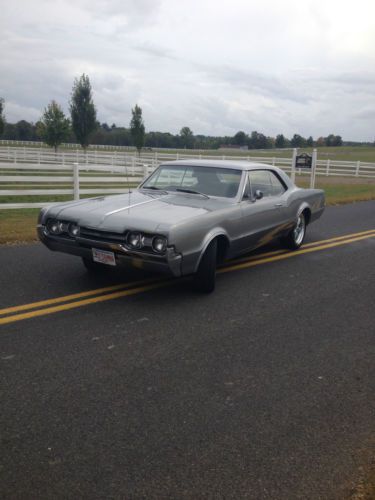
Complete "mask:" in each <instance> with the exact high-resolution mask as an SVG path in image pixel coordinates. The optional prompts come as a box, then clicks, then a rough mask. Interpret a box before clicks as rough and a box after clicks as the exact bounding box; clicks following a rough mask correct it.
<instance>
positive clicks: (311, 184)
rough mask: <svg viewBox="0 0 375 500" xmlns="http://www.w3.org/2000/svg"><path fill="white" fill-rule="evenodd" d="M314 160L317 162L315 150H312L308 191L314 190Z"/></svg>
mask: <svg viewBox="0 0 375 500" xmlns="http://www.w3.org/2000/svg"><path fill="white" fill-rule="evenodd" d="M316 160H317V150H316V149H313V154H312V165H311V177H310V189H314V187H315V175H316Z"/></svg>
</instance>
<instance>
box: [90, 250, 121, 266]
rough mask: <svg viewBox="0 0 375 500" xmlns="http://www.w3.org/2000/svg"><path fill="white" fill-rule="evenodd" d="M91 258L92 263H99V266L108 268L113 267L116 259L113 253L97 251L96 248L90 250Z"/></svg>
mask: <svg viewBox="0 0 375 500" xmlns="http://www.w3.org/2000/svg"><path fill="white" fill-rule="evenodd" d="M92 258H93V261H94V262H100V263H101V264H107V265H108V266H115V265H116V259H115V254H114V253H113V252H109V251H108V250H98V249H97V248H93V249H92Z"/></svg>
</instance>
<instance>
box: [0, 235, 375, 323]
mask: <svg viewBox="0 0 375 500" xmlns="http://www.w3.org/2000/svg"><path fill="white" fill-rule="evenodd" d="M352 236H353V237H352ZM372 237H375V230H371V231H363V232H361V233H353V234H349V235H346V236H339V237H337V238H330V239H328V240H321V242H315V243H310V244H308V245H305V246H304V247H303V248H302V249H300V250H296V251H293V252H284V251H275V252H268V253H265V254H261V255H257V256H252V257H250V258H248V259H247V260H246V261H245V262H242V260H241V261H234V264H229V265H227V266H226V267H223V268H220V269H218V271H217V272H218V274H222V273H226V272H230V271H236V270H239V269H246V268H249V267H253V266H257V265H261V264H266V263H269V262H275V261H278V260H283V259H287V258H290V257H294V256H298V255H302V254H306V253H311V252H316V251H319V250H325V249H329V248H333V247H337V246H341V245H346V244H349V243H353V242H356V241H361V240H364V239H367V238H372ZM318 243H321V244H320V245H318ZM174 282H175V280H173V279H168V280H163V281H157V280H156V279H154V280H142V281H136V282H130V283H128V284H120V285H113V286H111V287H104V288H98V289H95V290H90V291H88V292H81V293H77V294H72V295H66V296H64V297H57V298H55V299H49V300H45V301H39V302H35V303H31V304H24V305H21V306H14V307H11V308H7V309H2V310H0V314H6V312H7V313H11V312H17V311H20V310H26V309H36V308H37V307H41V306H45V305H50V304H54V303H55V304H56V303H59V302H67V301H68V300H72V299H76V298H80V297H91V298H86V299H84V300H79V301H75V302H69V303H68V304H61V305H57V306H53V307H46V308H43V309H39V310H37V311H29V312H27V313H23V314H15V315H12V316H8V317H5V318H0V325H3V324H7V323H12V322H15V321H20V320H23V319H28V318H32V317H37V316H43V315H46V314H52V313H55V312H59V311H66V310H70V309H74V308H77V307H82V306H86V305H90V304H95V303H98V302H104V301H107V300H113V299H117V298H120V297H125V296H130V295H135V294H138V293H142V292H146V291H150V290H154V289H157V288H161V287H166V286H168V285H171V284H172V283H174ZM140 285H144V286H140ZM131 286H134V288H131V289H129V288H130V287H131ZM125 287H126V288H127V289H126V290H123V288H125ZM110 291H112V292H113V293H107V292H110ZM102 292H105V293H103V294H102V295H99V296H97V297H92V296H93V295H98V294H100V293H102Z"/></svg>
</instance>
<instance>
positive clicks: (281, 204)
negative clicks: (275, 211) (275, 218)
mask: <svg viewBox="0 0 375 500" xmlns="http://www.w3.org/2000/svg"><path fill="white" fill-rule="evenodd" d="M283 206H284V203H275V207H283Z"/></svg>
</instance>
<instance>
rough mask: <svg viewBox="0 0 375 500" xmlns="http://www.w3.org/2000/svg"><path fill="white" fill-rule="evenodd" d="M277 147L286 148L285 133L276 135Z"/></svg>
mask: <svg viewBox="0 0 375 500" xmlns="http://www.w3.org/2000/svg"><path fill="white" fill-rule="evenodd" d="M275 147H276V148H285V137H284V136H283V134H279V135H278V136H277V137H276V140H275Z"/></svg>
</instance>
